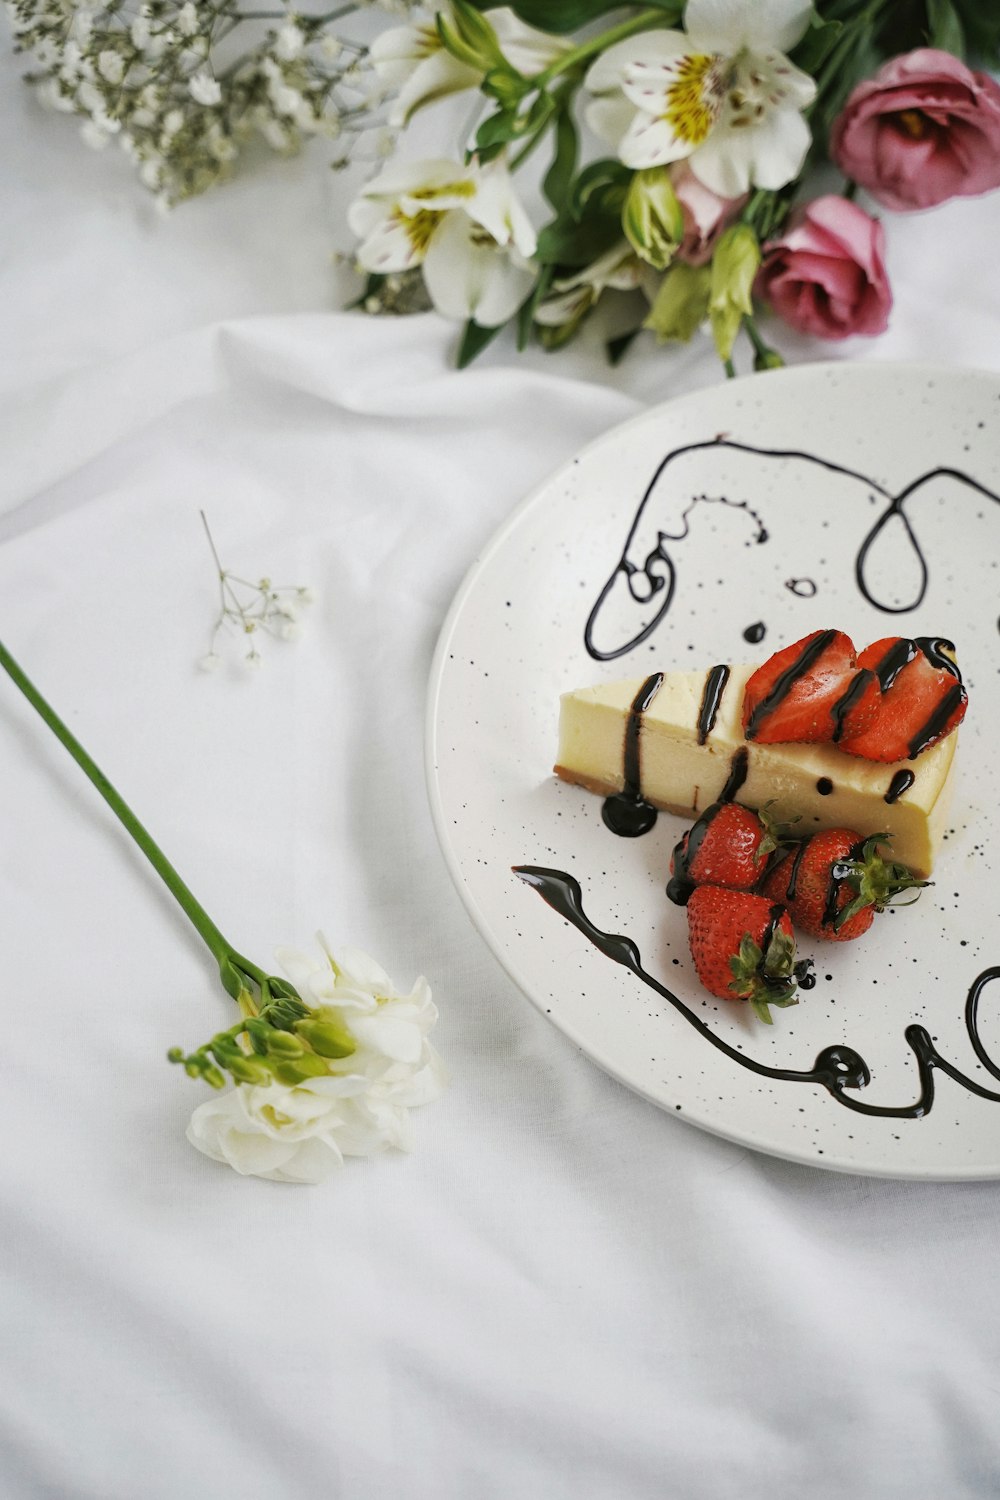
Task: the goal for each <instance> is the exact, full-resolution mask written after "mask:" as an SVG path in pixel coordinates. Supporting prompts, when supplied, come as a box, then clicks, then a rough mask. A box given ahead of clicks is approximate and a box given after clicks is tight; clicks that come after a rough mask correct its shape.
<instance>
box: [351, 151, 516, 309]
mask: <svg viewBox="0 0 1000 1500" xmlns="http://www.w3.org/2000/svg"><path fill="white" fill-rule="evenodd" d="M348 223H349V224H350V226H351V228H352V229H353V231H354V232H355V234H357V235H358V237H359V239H360V240H361V244H360V245H359V247H358V262H359V264H360V265H361V266H362V267H363V269H364V270H366V271H373V272H378V273H381V274H390V273H391V272H394V271H409V270H412V269H413V268H414V267H415V266H422V267H423V275H424V281H425V283H426V286H427V291H428V293H429V294H430V297H431V300H432V302H433V303H434V306H435V307H436V308H437V310H438V311H439V312H441V313H443V314H444V316H445V317H449V318H463V319H464V318H475V320H476V322H477V323H479V324H480V326H481V327H483V328H495V327H497V326H498V325H499V324H500V323H505V322H506V321H507V319H508V318H509V317H510V316H511V315H512V314H513V313H514V312H515V311H516V309H517V308H518V307H519V306H520V304H521V303H522V302H523V301H524V299H525V297H526V296H527V295H528V293H529V291H530V290H531V287H532V285H533V283H534V279H535V271H534V268H533V267H532V266H530V265H529V264H528V257H529V256H530V255H531V254H532V253H533V251H534V249H535V232H534V230H533V229H532V227H531V223H530V221H529V219H528V217H527V215H526V214H525V212H524V209H523V208H522V207H521V205H520V203H519V202H518V200H517V198H516V197H515V195H514V189H513V185H512V183H511V178H510V173H509V172H508V170H507V167H506V164H505V163H504V162H503V161H502V160H501V159H500V158H499V157H498V158H496V159H495V160H494V161H492V162H489V163H488V164H487V165H486V166H484V167H480V166H479V165H478V164H477V163H476V162H471V163H470V164H469V165H468V166H460V165H458V164H457V163H455V162H450V161H441V160H435V161H417V162H394V163H393V164H392V165H391V166H388V167H386V169H385V171H384V172H382V173H380V174H379V176H378V177H376V178H375V179H374V180H373V181H372V182H369V183H368V184H367V186H366V187H364V188H363V189H362V191H361V194H360V195H359V197H357V198H356V199H355V200H354V202H353V203H352V204H351V207H350V209H349V210H348Z"/></svg>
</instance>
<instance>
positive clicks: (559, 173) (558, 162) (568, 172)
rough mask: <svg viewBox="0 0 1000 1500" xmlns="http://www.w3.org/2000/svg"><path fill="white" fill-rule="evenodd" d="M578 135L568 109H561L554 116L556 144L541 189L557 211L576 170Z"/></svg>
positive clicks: (562, 206) (567, 191)
mask: <svg viewBox="0 0 1000 1500" xmlns="http://www.w3.org/2000/svg"><path fill="white" fill-rule="evenodd" d="M577 147H578V136H577V130H576V125H575V124H574V122H573V117H572V115H571V114H570V112H569V110H568V109H562V110H560V112H559V115H558V116H557V118H556V144H555V151H554V153H553V156H552V164H551V166H550V167H549V170H548V171H547V172H546V174H545V180H544V181H543V183H542V190H543V191H544V193H545V196H546V198H548V200H549V202H550V203H551V204H552V207H553V208H554V209H555V211H556V213H559V212H560V211H561V210H562V209H563V208H564V207H565V204H566V200H567V198H568V196H569V188H570V183H571V182H572V181H573V173H574V172H575V171H576V157H577Z"/></svg>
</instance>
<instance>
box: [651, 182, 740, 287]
mask: <svg viewBox="0 0 1000 1500" xmlns="http://www.w3.org/2000/svg"><path fill="white" fill-rule="evenodd" d="M670 182H671V185H672V187H673V190H674V192H675V193H676V194H677V201H678V203H679V204H680V206H681V213H682V214H683V215H684V238H683V239H682V240H681V243H680V246H679V247H678V250H677V255H678V259H680V260H684V261H687V263H688V265H689V266H704V265H707V263H708V262H709V261H710V260H711V259H712V251H713V250H714V249H715V242H716V240H717V239H718V238H719V235H720V234H721V233H722V231H723V230H724V229H725V228H726V227H727V226H728V225H729V224H731V223H732V221H733V219H735V218H736V215H737V214H738V213H739V211H740V209H741V208H742V207H743V205H744V203H745V202H746V201H747V197H748V196H749V195H748V194H746V193H744V194H743V196H742V197H740V198H720V197H719V195H718V193H713V192H712V189H711V188H707V187H706V186H705V184H704V183H703V182H699V180H698V178H697V177H696V176H695V175H694V173H693V172H692V170H691V168H690V167H689V166H688V164H687V162H686V161H678V162H675V163H674V165H673V166H672V167H671V168H670Z"/></svg>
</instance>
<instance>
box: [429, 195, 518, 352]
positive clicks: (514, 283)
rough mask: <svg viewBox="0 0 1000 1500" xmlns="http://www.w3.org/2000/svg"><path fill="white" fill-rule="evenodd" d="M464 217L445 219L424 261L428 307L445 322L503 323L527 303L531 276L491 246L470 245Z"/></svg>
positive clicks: (470, 227) (470, 234) (469, 224)
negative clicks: (434, 308)
mask: <svg viewBox="0 0 1000 1500" xmlns="http://www.w3.org/2000/svg"><path fill="white" fill-rule="evenodd" d="M474 228H475V226H474V225H473V223H472V221H471V219H470V218H469V217H468V215H467V214H462V213H454V214H447V215H446V216H445V220H444V222H443V224H442V226H441V229H440V230H439V231H438V233H437V234H436V235H435V236H434V239H433V240H432V242H431V244H430V247H429V249H428V251H427V258H426V260H425V261H424V281H425V283H426V285H427V290H428V292H429V294H430V297H431V301H432V302H433V303H434V306H435V307H436V308H437V310H438V312H440V313H443V314H444V316H445V317H446V318H460V319H462V320H463V321H464V320H465V319H467V318H475V320H476V322H477V323H479V324H480V325H481V327H483V328H495V327H497V326H498V325H499V324H500V323H505V322H506V321H507V319H508V318H509V317H511V316H512V315H513V314H514V313H515V312H516V311H517V309H518V308H519V307H520V305H521V303H522V302H523V301H524V299H525V297H527V295H528V293H529V292H530V290H531V287H532V284H533V282H534V279H535V278H534V272H533V271H529V270H524V269H522V268H521V267H520V266H518V265H516V264H515V262H514V261H513V259H512V258H511V256H510V255H508V254H505V253H504V252H503V251H501V250H500V249H498V248H497V247H495V246H492V245H483V244H479V243H475V242H474V240H473V231H474Z"/></svg>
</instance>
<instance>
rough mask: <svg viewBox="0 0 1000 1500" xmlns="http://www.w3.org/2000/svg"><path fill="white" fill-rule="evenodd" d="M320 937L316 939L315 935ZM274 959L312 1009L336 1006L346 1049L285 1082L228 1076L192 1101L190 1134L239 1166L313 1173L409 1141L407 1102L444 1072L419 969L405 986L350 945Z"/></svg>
mask: <svg viewBox="0 0 1000 1500" xmlns="http://www.w3.org/2000/svg"><path fill="white" fill-rule="evenodd" d="M320 941H321V942H322V941H323V940H322V939H320ZM323 946H324V949H325V952H324V954H323V957H322V958H319V959H317V958H315V957H313V956H312V955H310V954H305V953H298V952H296V951H295V950H293V949H282V950H281V951H280V952H279V955H278V957H279V959H280V961H281V964H282V967H283V968H284V970H285V972H286V973H287V975H288V977H289V978H290V979H291V980H292V981H293V983H294V984H295V986H296V988H297V989H298V991H299V994H300V995H301V997H302V999H303V1001H304V1002H305V1003H306V1004H307V1005H309V1006H310V1007H312V1008H314V1009H315V1010H316V1012H317V1016H318V1017H319V1018H320V1019H323V1018H326V1019H329V1018H330V1016H331V1012H334V1013H335V1014H336V1019H337V1023H338V1025H339V1026H341V1027H345V1026H346V1028H347V1029H348V1031H349V1032H350V1034H351V1036H352V1038H353V1040H354V1042H355V1044H356V1050H355V1051H354V1052H352V1053H351V1054H350V1056H348V1057H342V1058H326V1059H324V1061H325V1062H326V1065H327V1069H328V1072H327V1074H326V1076H320V1077H315V1078H306V1079H304V1080H303V1081H302V1082H301V1083H298V1084H295V1085H286V1084H280V1083H271V1084H266V1085H257V1084H246V1083H241V1084H238V1085H237V1086H236V1087H235V1088H233V1089H230V1090H229V1091H228V1092H226V1093H223V1094H220V1095H217V1096H216V1097H214V1098H212V1099H209V1100H207V1101H206V1102H205V1103H204V1104H200V1105H199V1106H198V1108H197V1109H196V1110H195V1112H194V1114H193V1115H192V1116H191V1121H190V1124H189V1126H188V1131H187V1136H188V1140H189V1141H190V1142H191V1144H192V1145H193V1146H195V1147H197V1149H198V1150H199V1151H201V1152H203V1153H204V1154H205V1155H206V1156H210V1157H212V1158H213V1160H215V1161H221V1162H225V1163H227V1164H228V1165H229V1166H231V1167H233V1168H234V1170H235V1171H237V1172H239V1173H240V1174H241V1175H243V1176H249V1177H267V1178H271V1179H273V1180H275V1181H278V1182H321V1181H322V1180H323V1179H324V1178H325V1177H328V1176H329V1175H330V1173H331V1172H333V1171H335V1170H336V1168H337V1167H339V1166H340V1165H341V1164H342V1163H343V1159H344V1157H345V1156H372V1155H375V1154H377V1153H378V1152H381V1151H386V1150H389V1149H391V1148H395V1149H398V1150H403V1151H405V1150H408V1149H409V1147H410V1143H411V1142H410V1122H409V1111H410V1110H411V1109H413V1108H415V1107H416V1106H418V1105H421V1104H429V1103H431V1101H432V1100H434V1099H436V1098H438V1097H439V1095H440V1094H441V1093H442V1091H443V1089H444V1087H445V1085H446V1083H447V1075H446V1072H445V1069H444V1066H443V1064H442V1062H441V1059H440V1058H439V1057H438V1055H437V1053H436V1052H435V1050H434V1048H433V1047H432V1046H431V1044H430V1042H429V1041H428V1039H427V1037H428V1033H429V1032H430V1030H431V1028H432V1027H433V1025H434V1023H435V1021H436V1020H437V1008H436V1006H435V1005H434V1003H433V1001H432V1000H431V992H430V986H429V985H428V983H427V981H426V979H423V978H420V979H418V980H417V981H416V982H415V984H414V985H413V988H412V989H411V990H410V991H409V993H408V994H402V993H400V991H399V990H397V989H396V987H395V985H394V984H393V982H392V980H391V979H390V978H389V976H388V974H387V973H386V972H385V970H384V969H383V968H382V967H381V965H379V964H377V963H376V962H375V960H374V959H373V958H369V957H368V955H367V954H366V953H362V952H361V951H360V949H356V948H344V949H342V950H339V951H338V952H337V953H336V955H334V954H333V953H331V952H330V951H329V950H328V949H326V945H325V943H324V945H323Z"/></svg>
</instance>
